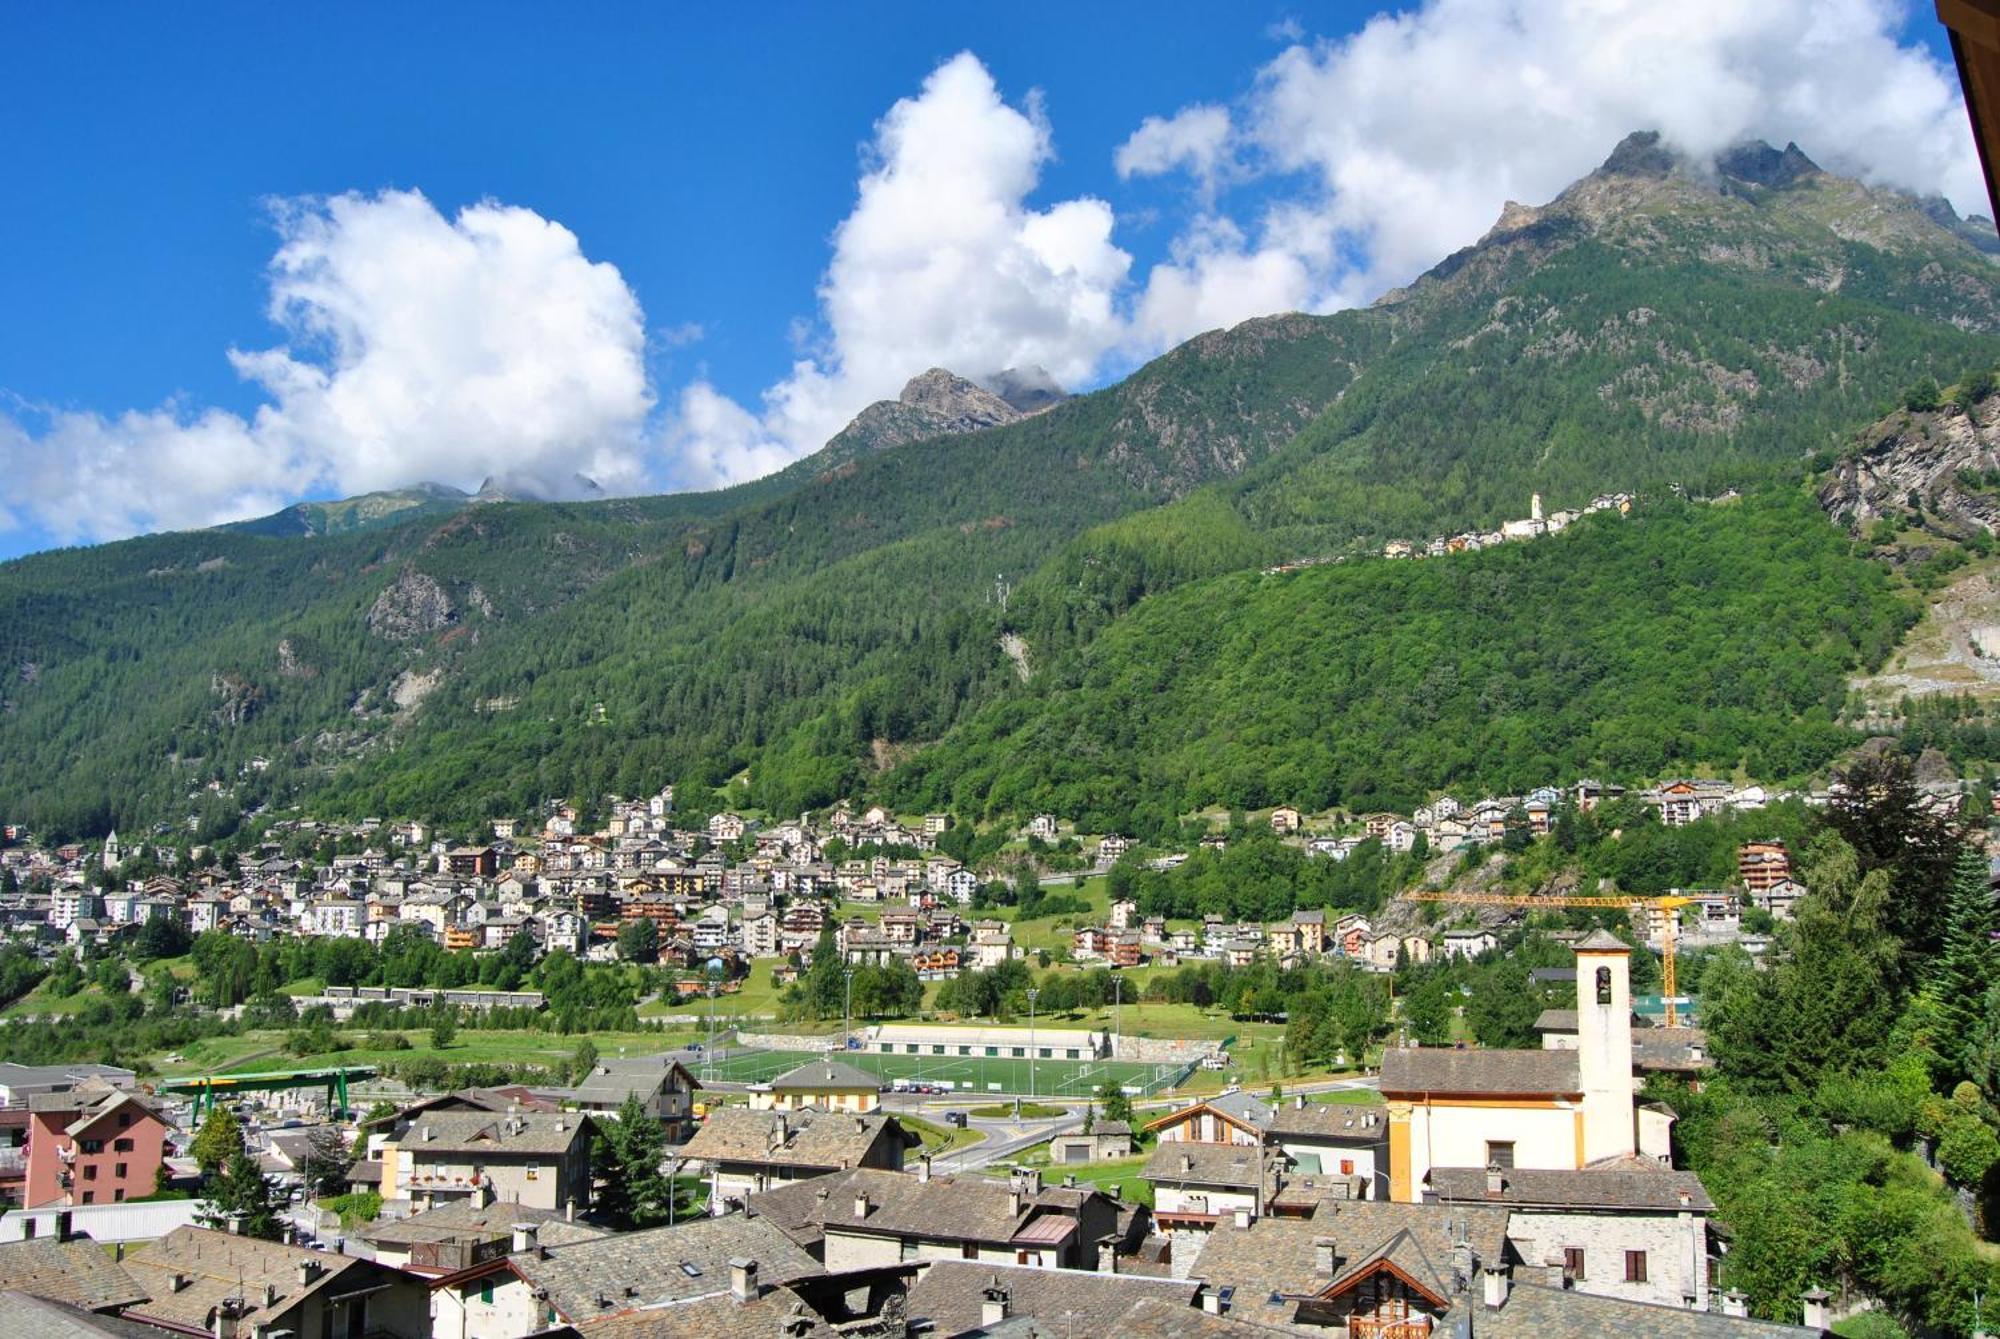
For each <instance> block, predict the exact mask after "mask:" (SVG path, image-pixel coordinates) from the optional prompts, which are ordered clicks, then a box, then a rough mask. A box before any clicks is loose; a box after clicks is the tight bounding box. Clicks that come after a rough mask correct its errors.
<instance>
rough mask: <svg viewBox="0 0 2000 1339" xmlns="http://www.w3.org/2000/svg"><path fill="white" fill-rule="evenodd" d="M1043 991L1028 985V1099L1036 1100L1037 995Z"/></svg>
mask: <svg viewBox="0 0 2000 1339" xmlns="http://www.w3.org/2000/svg"><path fill="white" fill-rule="evenodd" d="M1041 993H1042V992H1041V991H1039V990H1037V989H1035V988H1034V987H1033V986H1030V987H1028V1100H1029V1101H1030V1102H1032V1101H1034V1100H1035V997H1036V996H1037V995H1039V994H1041Z"/></svg>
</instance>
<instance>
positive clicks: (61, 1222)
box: [56, 1209, 76, 1241]
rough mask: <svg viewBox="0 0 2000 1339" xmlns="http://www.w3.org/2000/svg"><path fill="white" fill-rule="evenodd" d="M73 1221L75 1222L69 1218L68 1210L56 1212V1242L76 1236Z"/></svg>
mask: <svg viewBox="0 0 2000 1339" xmlns="http://www.w3.org/2000/svg"><path fill="white" fill-rule="evenodd" d="M74 1221H75V1220H74V1219H73V1218H72V1217H71V1216H70V1211H69V1210H68V1209H58V1210H56V1240H57V1241H68V1240H69V1239H70V1238H71V1237H73V1236H75V1235H76V1231H75V1228H74Z"/></svg>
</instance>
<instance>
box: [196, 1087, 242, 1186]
mask: <svg viewBox="0 0 2000 1339" xmlns="http://www.w3.org/2000/svg"><path fill="white" fill-rule="evenodd" d="M242 1147H243V1123H242V1122H241V1121H239V1120H237V1119H236V1113H235V1112H233V1111H231V1110H230V1109H229V1108H228V1107H226V1106H223V1105H222V1104H221V1103H217V1104H216V1105H214V1106H211V1107H210V1108H209V1109H208V1115H207V1116H206V1117H204V1118H203V1119H202V1122H201V1129H199V1130H198V1131H196V1132H195V1136H194V1143H193V1145H192V1146H191V1147H190V1148H189V1152H191V1153H193V1154H194V1160H195V1165H196V1166H198V1167H200V1168H201V1174H202V1175H203V1176H214V1175H215V1174H216V1173H217V1172H218V1171H220V1170H221V1168H222V1165H223V1164H224V1163H226V1162H228V1161H229V1158H230V1155H232V1154H234V1153H237V1152H239V1151H240V1150H241V1149H242Z"/></svg>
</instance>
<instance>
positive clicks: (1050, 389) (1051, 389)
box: [984, 363, 1069, 414]
mask: <svg viewBox="0 0 2000 1339" xmlns="http://www.w3.org/2000/svg"><path fill="white" fill-rule="evenodd" d="M984 385H985V387H986V389H987V390H989V391H992V392H993V393H994V394H995V395H997V396H999V397H1000V398H1001V399H1003V400H1005V401H1006V402H1007V403H1008V404H1010V405H1012V406H1013V407H1014V408H1016V409H1018V410H1020V411H1021V412H1022V413H1023V414H1039V413H1040V412H1041V411H1042V410H1044V409H1048V408H1051V407H1053V406H1055V405H1059V404H1061V403H1062V402H1063V401H1064V400H1067V399H1069V392H1068V391H1066V390H1064V389H1063V388H1062V385H1061V384H1060V383H1059V382H1057V381H1056V379H1055V378H1054V377H1052V376H1050V375H1049V372H1048V369H1047V368H1044V367H1040V366H1037V365H1035V364H1032V363H1031V364H1029V365H1028V366H1027V367H1008V368H1003V369H1001V370H1000V371H998V372H995V373H994V374H993V375H992V376H990V377H987V378H986V379H985V382H984Z"/></svg>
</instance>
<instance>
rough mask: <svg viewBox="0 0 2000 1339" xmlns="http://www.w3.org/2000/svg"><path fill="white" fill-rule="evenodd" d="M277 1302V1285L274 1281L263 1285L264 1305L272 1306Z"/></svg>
mask: <svg viewBox="0 0 2000 1339" xmlns="http://www.w3.org/2000/svg"><path fill="white" fill-rule="evenodd" d="M277 1304H278V1285H277V1284H275V1283H266V1284H265V1285H264V1305H265V1306H266V1307H274V1306H276V1305H277Z"/></svg>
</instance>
